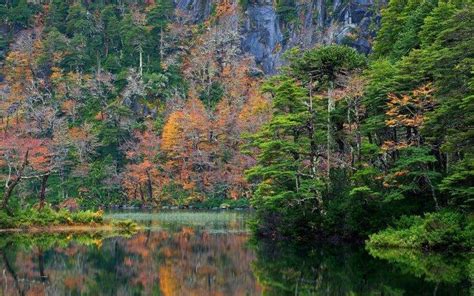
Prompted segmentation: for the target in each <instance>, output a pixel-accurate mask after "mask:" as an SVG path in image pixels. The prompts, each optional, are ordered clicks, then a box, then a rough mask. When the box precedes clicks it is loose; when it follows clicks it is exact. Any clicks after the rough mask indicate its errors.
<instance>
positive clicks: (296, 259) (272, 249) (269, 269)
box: [252, 242, 473, 295]
mask: <svg viewBox="0 0 474 296" xmlns="http://www.w3.org/2000/svg"><path fill="white" fill-rule="evenodd" d="M255 250H256V257H257V260H256V261H254V262H253V263H252V268H253V271H254V274H255V276H256V277H257V280H258V281H259V282H260V283H261V284H262V286H263V287H264V288H263V289H264V294H265V295H470V293H469V292H470V291H469V290H470V287H471V283H470V282H469V269H471V274H472V267H473V266H472V262H470V261H469V259H468V256H467V255H466V256H456V257H452V256H447V255H442V254H423V253H416V252H415V253H414V252H411V251H408V250H398V251H397V254H394V253H393V252H394V251H393V250H392V251H390V250H377V251H375V250H373V251H372V252H374V253H375V252H377V256H376V257H372V256H371V255H370V254H369V253H368V252H367V251H365V250H364V249H363V248H361V247H349V246H337V247H336V246H317V247H316V246H313V247H312V248H299V247H297V246H294V245H289V244H278V245H275V244H274V243H269V242H259V243H258V244H256V246H255ZM386 251H387V252H388V253H386ZM388 254H389V255H388ZM380 259H384V260H380ZM469 265H471V266H470V267H469ZM441 274H442V276H436V275H441Z"/></svg>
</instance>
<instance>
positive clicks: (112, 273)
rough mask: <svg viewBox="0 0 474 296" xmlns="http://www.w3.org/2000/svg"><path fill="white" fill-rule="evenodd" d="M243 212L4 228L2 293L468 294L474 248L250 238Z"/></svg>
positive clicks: (132, 215) (1, 239)
mask: <svg viewBox="0 0 474 296" xmlns="http://www.w3.org/2000/svg"><path fill="white" fill-rule="evenodd" d="M250 215H251V214H249V213H244V212H229V211H225V212H202V211H201V212H183V211H179V212H160V213H114V214H111V216H112V217H114V218H116V219H117V218H120V219H121V218H123V219H133V220H136V221H139V222H140V223H142V224H143V225H144V226H145V228H144V229H143V230H140V231H139V232H136V233H128V234H126V233H100V232H97V233H94V232H84V233H55V234H35V235H28V234H25V233H16V234H1V235H0V271H1V274H0V294H1V295H262V294H263V295H471V294H472V293H473V292H474V289H473V288H472V287H471V286H472V281H473V280H474V263H473V260H472V256H469V255H468V254H465V255H462V256H460V255H459V254H458V255H457V256H448V255H442V254H424V253H419V252H413V251H407V250H405V251H400V250H398V251H393V250H392V251H386V250H385V251H383V250H370V251H366V250H364V248H363V247H349V246H338V247H334V246H333V247H324V246H311V247H306V248H301V247H296V246H294V245H291V244H289V243H286V244H275V243H264V242H260V243H249V238H250V236H249V232H248V229H247V227H246V220H248V218H249V217H250Z"/></svg>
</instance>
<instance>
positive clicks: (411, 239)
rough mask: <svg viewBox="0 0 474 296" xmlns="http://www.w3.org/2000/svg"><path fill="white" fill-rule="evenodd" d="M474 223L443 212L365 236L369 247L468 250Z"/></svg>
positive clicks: (471, 242) (407, 218) (409, 220)
mask: <svg viewBox="0 0 474 296" xmlns="http://www.w3.org/2000/svg"><path fill="white" fill-rule="evenodd" d="M473 224H474V223H473V222H472V219H469V218H468V217H466V216H465V215H462V214H460V213H455V212H450V211H445V212H439V213H430V214H426V215H425V216H424V217H419V216H408V217H407V216H404V217H402V218H401V219H400V220H399V221H398V222H397V223H396V225H395V227H390V228H387V229H385V230H382V231H380V232H378V233H375V234H372V235H370V236H369V240H368V241H367V245H368V246H369V247H397V248H414V249H427V250H434V249H472V248H473V247H474V243H473V240H474V238H473V237H474V225H473Z"/></svg>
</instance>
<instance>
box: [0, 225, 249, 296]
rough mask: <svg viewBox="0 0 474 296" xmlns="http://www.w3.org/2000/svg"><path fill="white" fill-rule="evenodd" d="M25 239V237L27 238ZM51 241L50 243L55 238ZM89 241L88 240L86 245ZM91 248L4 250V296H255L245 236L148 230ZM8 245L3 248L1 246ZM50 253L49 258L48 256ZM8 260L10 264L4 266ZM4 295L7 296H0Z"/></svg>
mask: <svg viewBox="0 0 474 296" xmlns="http://www.w3.org/2000/svg"><path fill="white" fill-rule="evenodd" d="M23 239H25V238H23ZM50 240H51V239H50ZM81 241H82V242H86V241H87V240H84V239H82V240H81ZM91 241H93V242H94V243H92V244H91V243H87V244H85V245H83V244H79V243H77V242H73V243H70V244H64V242H61V243H58V244H57V245H60V246H59V247H53V246H54V245H55V244H50V245H49V247H45V246H38V245H28V246H25V245H23V244H17V245H15V242H11V243H10V244H11V246H9V247H8V248H3V251H2V253H1V255H2V256H3V260H0V269H1V270H4V271H5V272H4V275H3V277H1V278H0V286H1V289H2V291H1V292H3V295H30V294H34V295H45V294H46V295H64V294H71V295H82V294H89V295H99V294H107V295H131V294H142V295H157V294H159V293H160V295H188V294H194V295H246V294H249V295H252V294H257V292H256V291H257V290H258V288H257V287H256V282H255V279H254V277H253V275H252V272H251V270H250V262H251V261H252V260H253V259H254V256H253V252H252V251H251V250H248V249H247V248H246V247H245V244H246V242H247V236H246V235H243V234H242V235H236V234H218V235H217V234H209V233H206V232H201V231H198V232H196V231H195V230H194V229H192V228H186V227H183V228H182V229H181V231H179V232H174V233H169V232H165V231H145V232H141V233H138V234H136V235H134V236H133V237H131V238H130V239H126V238H122V237H115V238H109V239H105V240H103V241H100V240H98V239H97V238H94V239H93V240H91ZM0 245H1V242H0ZM43 250H44V251H43ZM5 259H6V260H5ZM0 294H2V293H0Z"/></svg>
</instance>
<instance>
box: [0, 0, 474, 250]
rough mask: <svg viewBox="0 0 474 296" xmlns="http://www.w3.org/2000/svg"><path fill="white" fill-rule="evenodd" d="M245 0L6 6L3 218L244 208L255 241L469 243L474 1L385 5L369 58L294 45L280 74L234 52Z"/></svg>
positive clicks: (332, 47) (0, 102)
mask: <svg viewBox="0 0 474 296" xmlns="http://www.w3.org/2000/svg"><path fill="white" fill-rule="evenodd" d="M277 2H278V5H279V9H278V10H277V12H279V13H280V14H281V15H280V17H281V18H282V19H283V21H286V22H288V27H289V28H291V23H292V22H297V21H298V17H297V15H295V13H296V12H295V11H293V10H291V9H290V8H291V6H292V4H291V3H286V2H285V1H277ZM244 5H245V3H238V4H235V3H232V2H231V1H218V2H217V4H215V5H213V6H212V9H211V12H210V15H209V17H208V18H207V19H205V20H203V21H202V22H199V23H196V22H193V21H192V20H190V19H189V18H188V16H187V15H186V14H185V13H182V11H180V9H175V3H174V2H173V1H172V0H156V1H152V0H144V1H138V0H137V1H129V2H126V1H125V2H124V1H112V0H110V1H86V0H84V1H77V0H75V1H72V0H70V1H62V0H48V1H26V0H6V1H2V4H0V15H1V23H0V66H1V69H2V70H1V75H0V112H1V120H0V128H1V132H0V157H1V159H0V177H1V184H3V185H2V186H1V187H2V188H1V189H0V191H1V196H2V200H1V205H0V207H1V209H0V225H1V226H2V227H8V226H14V225H16V224H15V223H17V222H15V223H13V225H12V222H11V221H12V219H13V220H14V219H15V217H19V216H20V217H21V216H28V215H33V216H35V217H37V219H40V220H41V219H43V218H42V217H43V216H47V215H46V214H42V213H41V212H42V211H46V212H47V213H55V210H54V209H57V208H62V209H64V208H73V209H78V208H81V209H106V208H114V207H123V206H127V207H130V206H133V207H147V208H162V207H181V208H184V207H186V208H188V207H193V208H223V209H225V208H229V207H230V208H248V207H250V208H253V209H255V212H256V214H255V219H253V220H252V225H251V226H252V230H253V232H254V234H255V235H256V236H257V237H261V238H270V239H274V240H286V239H290V240H295V241H303V242H307V241H311V240H328V241H346V240H350V241H359V242H363V241H364V240H367V244H368V245H371V246H384V247H407V248H419V249H432V250H435V249H464V250H472V247H473V246H474V223H473V220H472V218H473V214H472V209H473V197H474V157H473V156H474V151H473V146H474V129H473V123H474V78H473V73H474V38H473V36H474V4H473V3H472V1H469V0H391V1H389V3H388V4H387V6H386V7H385V8H384V9H383V10H382V13H381V22H380V24H379V28H378V30H377V33H376V36H375V37H374V40H373V44H372V52H371V53H370V54H368V55H366V54H364V53H360V52H358V51H357V50H356V49H354V48H352V47H349V46H347V45H344V44H320V45H316V46H314V47H312V48H293V49H291V50H288V51H286V52H285V53H284V58H283V59H284V61H285V62H284V64H283V66H282V67H280V68H279V69H278V72H277V74H276V75H268V74H266V73H264V72H263V71H261V70H260V69H259V67H258V64H257V63H256V62H255V60H254V58H253V57H252V56H251V55H249V54H248V53H245V52H243V51H242V48H241V46H240V42H241V40H240V36H239V32H238V24H236V22H237V20H236V19H235V18H234V17H232V16H233V15H235V14H236V13H239V11H240V10H241V9H243V6H244ZM88 213H89V215H92V218H90V219H92V220H94V219H96V218H94V217H95V216H94V215H95V213H93V212H88ZM64 215H66V214H64ZM12 217H13V218H12ZM83 218H84V217H82V218H81V217H79V218H77V219H78V220H81V219H83ZM55 219H56V218H55ZM57 219H66V218H61V217H60V218H57ZM57 219H56V220H57ZM67 219H73V218H71V217H68V218H67ZM74 219H76V218H74ZM87 219H89V218H85V220H87ZM20 220H21V219H19V221H20ZM21 221H22V220H21ZM53 221H55V220H54V219H53ZM18 223H20V224H21V222H18ZM43 223H46V222H44V220H43Z"/></svg>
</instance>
